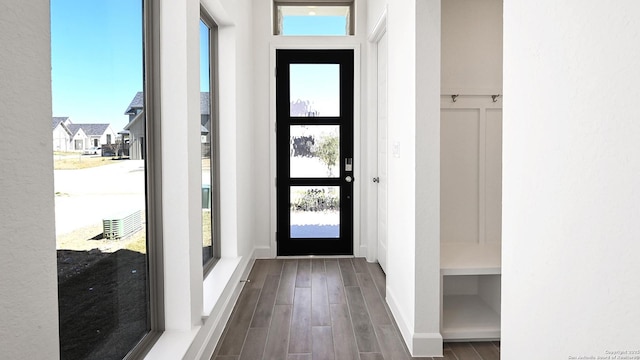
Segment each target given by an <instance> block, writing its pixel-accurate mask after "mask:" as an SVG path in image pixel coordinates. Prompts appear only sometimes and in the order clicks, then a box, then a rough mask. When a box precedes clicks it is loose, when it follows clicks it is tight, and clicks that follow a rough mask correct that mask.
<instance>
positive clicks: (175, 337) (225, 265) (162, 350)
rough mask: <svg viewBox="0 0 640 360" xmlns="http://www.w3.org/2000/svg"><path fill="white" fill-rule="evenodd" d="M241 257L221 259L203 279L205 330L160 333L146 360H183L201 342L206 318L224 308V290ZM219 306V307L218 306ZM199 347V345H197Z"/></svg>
mask: <svg viewBox="0 0 640 360" xmlns="http://www.w3.org/2000/svg"><path fill="white" fill-rule="evenodd" d="M241 260H242V257H237V258H221V259H220V260H218V262H217V263H216V265H215V266H214V267H213V269H211V271H210V272H209V274H208V275H207V276H206V278H205V279H204V282H203V284H202V286H203V289H202V290H203V291H202V292H203V313H202V324H203V325H205V326H202V325H201V326H194V327H193V328H192V329H191V330H190V331H179V330H167V331H164V332H163V333H162V335H161V336H160V338H159V339H158V341H157V342H156V343H155V344H154V345H153V347H152V348H151V350H150V351H149V353H148V354H147V355H146V356H145V359H148V360H175V359H182V358H183V357H184V356H185V355H186V354H187V352H188V351H189V349H190V348H191V347H192V346H193V345H194V341H196V342H197V341H199V340H197V339H199V338H202V335H200V336H199V333H200V332H201V331H205V332H206V331H207V330H206V328H207V326H206V323H207V319H208V318H209V316H212V315H214V314H212V312H213V311H214V309H215V308H217V307H221V306H222V307H224V306H225V305H224V302H225V301H227V300H226V299H224V298H223V295H224V293H225V289H227V288H229V287H233V286H234V284H233V283H232V282H231V279H232V277H233V274H234V273H235V272H236V271H237V270H238V267H239V266H240V262H241ZM221 302H222V303H221ZM199 345H202V344H199Z"/></svg>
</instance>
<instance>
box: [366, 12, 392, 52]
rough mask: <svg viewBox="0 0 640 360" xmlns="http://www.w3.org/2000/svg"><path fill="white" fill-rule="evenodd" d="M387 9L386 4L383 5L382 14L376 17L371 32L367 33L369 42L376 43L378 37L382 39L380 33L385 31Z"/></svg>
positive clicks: (382, 33)
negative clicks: (376, 19)
mask: <svg viewBox="0 0 640 360" xmlns="http://www.w3.org/2000/svg"><path fill="white" fill-rule="evenodd" d="M387 11H388V5H385V7H384V10H382V14H381V15H380V17H379V18H378V21H377V22H376V24H375V25H374V26H373V29H371V33H370V34H369V42H371V43H375V44H377V43H378V42H379V41H380V39H382V35H384V34H385V33H386V32H387Z"/></svg>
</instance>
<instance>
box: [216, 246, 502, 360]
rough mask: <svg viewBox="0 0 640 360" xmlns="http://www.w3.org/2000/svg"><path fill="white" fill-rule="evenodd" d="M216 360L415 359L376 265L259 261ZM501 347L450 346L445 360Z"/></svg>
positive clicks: (478, 359) (485, 359)
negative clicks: (391, 312)
mask: <svg viewBox="0 0 640 360" xmlns="http://www.w3.org/2000/svg"><path fill="white" fill-rule="evenodd" d="M249 280H250V282H249V283H247V284H246V285H245V287H244V289H243V290H242V293H241V294H240V298H239V299H238V302H237V304H236V306H235V308H234V310H233V312H232V314H231V319H230V320H229V323H228V324H227V326H226V328H225V330H224V333H223V334H222V338H221V340H220V342H219V343H218V346H217V347H216V350H215V352H214V354H213V357H212V360H251V359H256V360H259V359H265V360H311V359H313V360H324V359H329V360H384V359H387V360H391V359H393V360H396V359H423V360H426V359H432V358H428V357H420V358H412V357H411V356H410V355H409V352H408V351H407V349H406V347H405V345H404V342H402V340H401V338H400V333H399V331H398V329H397V327H396V325H395V323H394V321H393V318H392V317H391V315H390V312H389V309H388V307H387V305H386V303H385V301H384V297H385V276H384V273H383V272H382V269H380V266H379V265H378V264H372V263H367V262H366V261H365V259H363V258H355V259H313V260H311V259H304V260H281V259H274V260H256V262H255V265H254V267H253V269H252V270H251V274H250V275H249ZM499 358H500V344H499V343H498V342H478V343H445V345H444V359H446V360H495V359H499Z"/></svg>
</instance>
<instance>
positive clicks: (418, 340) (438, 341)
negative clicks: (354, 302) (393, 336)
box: [386, 288, 442, 357]
mask: <svg viewBox="0 0 640 360" xmlns="http://www.w3.org/2000/svg"><path fill="white" fill-rule="evenodd" d="M386 294H387V297H386V300H387V304H388V305H389V310H391V314H392V315H393V317H394V319H395V321H396V323H397V324H398V328H399V329H400V334H401V335H402V340H404V343H405V344H406V345H407V348H408V349H409V352H410V353H411V356H413V357H421V356H435V357H442V335H440V333H415V332H414V331H413V329H411V328H410V327H409V325H408V322H407V319H405V318H404V316H403V315H402V312H401V311H400V309H399V307H398V302H397V301H396V298H395V296H394V295H393V293H392V292H391V291H389V289H388V288H387V292H386Z"/></svg>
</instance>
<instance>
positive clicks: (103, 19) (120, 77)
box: [51, 0, 155, 360]
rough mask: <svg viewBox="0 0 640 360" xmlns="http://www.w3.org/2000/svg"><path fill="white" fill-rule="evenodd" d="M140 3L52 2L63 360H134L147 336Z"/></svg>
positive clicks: (149, 299)
mask: <svg viewBox="0 0 640 360" xmlns="http://www.w3.org/2000/svg"><path fill="white" fill-rule="evenodd" d="M143 5H144V0H118V1H113V0H92V1H77V0H51V55H52V56H51V58H52V91H53V113H54V115H55V116H56V117H54V118H53V124H52V125H53V130H54V132H56V131H57V133H58V134H66V135H65V136H63V137H61V136H58V142H57V143H56V144H54V150H55V151H54V155H53V156H54V166H55V170H54V178H55V206H56V213H55V215H56V248H57V258H58V290H59V291H58V293H59V295H58V296H59V324H60V358H61V359H100V360H110V359H114V360H115V359H123V358H127V357H131V356H135V354H136V353H139V352H140V351H141V350H140V349H141V347H142V346H143V345H145V344H146V343H148V342H149V341H150V339H151V337H152V336H149V335H150V334H152V333H153V332H152V330H153V329H152V324H153V323H154V321H155V318H154V317H153V316H152V315H153V314H154V310H155V308H154V303H153V301H154V299H155V298H154V296H153V293H152V292H151V290H150V289H151V288H152V286H151V282H150V279H152V278H153V274H151V273H150V272H149V269H150V266H149V264H150V261H153V260H152V259H153V257H151V256H150V251H152V250H153V248H152V247H150V246H149V244H151V243H152V242H151V241H150V240H151V239H150V236H148V234H153V233H154V230H152V229H151V227H152V225H154V224H153V222H152V221H150V219H153V217H154V216H155V215H154V212H153V211H154V208H155V207H154V206H148V205H147V204H148V203H149V201H150V195H148V194H149V187H150V184H152V182H150V179H152V178H153V177H151V176H149V175H148V173H149V168H150V167H149V164H150V163H149V159H144V156H143V154H145V147H146V146H147V145H145V142H144V139H145V138H148V136H147V132H149V129H150V128H152V127H153V124H152V121H151V119H150V118H148V117H147V115H146V113H145V111H143V110H144V107H145V105H148V104H145V96H144V93H145V91H144V90H145V88H146V87H147V86H148V84H147V83H146V81H145V75H144V71H145V70H144V69H145V56H144V54H145V48H144V46H143V44H144V43H145V41H143V40H144V39H143V38H144V33H145V31H144V30H143V29H144V27H145V26H146V25H148V24H146V23H145V22H144V19H145V18H147V19H148V18H149V16H147V17H145V16H144V11H149V10H148V9H147V7H146V6H143ZM148 98H149V97H147V99H148ZM125 109H126V111H125ZM148 113H149V112H147V114H148ZM105 128H111V129H113V131H114V134H118V135H117V136H115V137H114V138H111V135H107V136H106V137H105V142H104V143H98V142H99V140H97V138H96V140H95V141H94V142H93V144H94V146H96V147H97V146H99V147H101V150H102V151H98V152H96V153H94V152H92V151H86V149H85V146H84V144H91V143H92V141H91V139H90V138H89V137H90V136H91V137H95V136H102V134H101V133H100V131H103V130H98V129H105ZM60 139H62V140H60Z"/></svg>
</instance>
